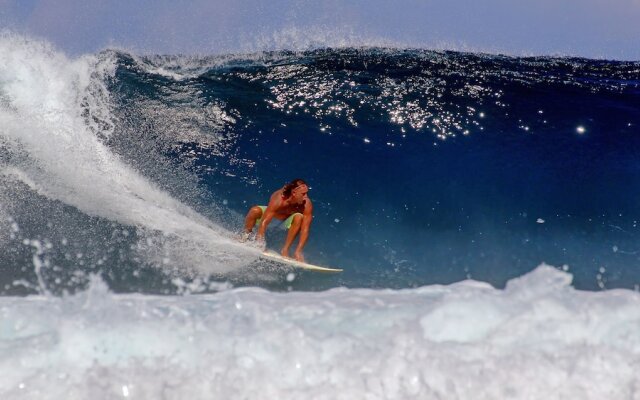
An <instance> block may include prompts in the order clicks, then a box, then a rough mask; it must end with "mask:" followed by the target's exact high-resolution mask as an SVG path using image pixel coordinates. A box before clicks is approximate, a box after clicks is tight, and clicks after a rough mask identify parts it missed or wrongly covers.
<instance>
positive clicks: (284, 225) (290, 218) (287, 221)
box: [256, 206, 302, 229]
mask: <svg viewBox="0 0 640 400" xmlns="http://www.w3.org/2000/svg"><path fill="white" fill-rule="evenodd" d="M258 207H260V208H261V209H262V215H264V211H265V210H266V209H267V206H258ZM296 214H300V213H293V214H291V215H289V216H288V217H287V219H285V220H284V221H282V223H280V227H281V228H282V229H289V228H291V224H292V223H293V217H294V216H295V215H296ZM300 215H302V214H300ZM260 222H262V217H260V218H258V220H257V221H256V226H260Z"/></svg>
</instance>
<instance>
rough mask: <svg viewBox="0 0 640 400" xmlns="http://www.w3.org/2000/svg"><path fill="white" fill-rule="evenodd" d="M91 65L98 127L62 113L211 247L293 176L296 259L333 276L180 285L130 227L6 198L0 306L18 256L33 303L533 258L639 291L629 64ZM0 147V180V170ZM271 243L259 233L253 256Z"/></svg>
mask: <svg viewBox="0 0 640 400" xmlns="http://www.w3.org/2000/svg"><path fill="white" fill-rule="evenodd" d="M100 57H104V58H110V59H112V60H114V61H113V63H114V64H113V65H114V70H113V73H112V74H110V75H107V76H106V77H104V78H101V82H103V83H104V85H105V88H106V90H107V92H108V97H109V108H108V115H107V117H105V116H104V115H102V116H101V115H96V114H95V113H93V112H92V111H91V106H90V105H86V104H84V105H83V106H81V107H84V108H83V109H82V110H80V111H79V114H80V115H82V117H83V118H84V119H85V121H86V123H87V124H89V123H91V124H93V125H96V126H98V128H97V130H95V132H97V133H96V135H97V137H98V138H99V139H100V140H101V141H102V142H103V143H104V144H105V145H106V146H107V148H108V149H109V151H111V152H112V153H113V154H115V155H117V157H118V158H119V159H121V160H122V161H123V162H124V163H125V164H126V165H128V166H129V167H131V168H132V169H133V170H135V171H136V172H138V173H140V174H141V175H142V176H143V177H144V178H145V179H146V180H148V181H149V182H152V183H153V184H154V185H156V186H157V187H158V188H160V189H161V190H163V191H166V192H167V193H169V194H170V195H171V196H172V197H173V198H175V199H177V200H178V201H180V202H182V203H183V204H185V205H187V206H189V207H191V208H193V209H194V210H196V211H197V212H198V213H200V214H201V215H203V216H205V217H206V218H207V219H209V220H210V221H212V222H213V223H215V224H217V225H219V226H222V227H224V228H226V229H228V230H229V231H230V232H234V231H239V230H240V227H241V225H242V220H243V217H244V214H245V213H246V211H247V209H248V208H249V207H250V206H252V205H254V204H266V202H267V199H268V197H269V195H270V194H271V193H272V192H273V191H275V190H276V189H278V188H280V187H281V186H282V185H283V184H284V183H286V182H288V181H289V180H291V179H293V178H298V177H299V178H303V179H305V180H306V181H307V182H308V183H309V185H310V187H311V190H310V197H311V199H312V200H313V204H314V221H313V224H312V227H311V236H310V239H309V242H308V244H307V246H306V248H305V256H306V259H307V260H308V261H310V262H314V263H318V264H324V265H330V266H336V267H341V268H344V269H345V272H344V273H342V274H340V275H332V276H320V275H313V274H305V275H303V276H301V277H299V278H298V279H296V280H295V281H293V282H289V281H288V280H287V279H286V278H285V276H286V274H284V273H280V272H274V273H273V276H272V277H271V278H270V279H267V280H264V279H262V278H261V279H257V278H255V277H249V276H244V275H243V274H242V273H240V274H239V275H234V276H230V275H225V274H217V273H211V274H207V273H199V274H195V275H194V274H193V273H186V272H185V270H186V269H188V267H189V265H185V263H184V262H173V261H171V260H170V259H169V258H167V260H165V262H164V264H162V263H159V262H158V261H157V259H153V258H148V257H147V258H145V257H144V256H141V255H140V253H139V252H137V251H136V248H137V247H139V243H143V244H144V246H146V247H148V248H152V250H153V247H154V246H155V244H154V242H149V241H145V240H144V239H142V236H143V235H142V234H141V231H140V227H137V226H135V224H127V223H126V222H123V221H118V220H113V219H110V218H107V217H105V216H104V215H101V214H100V213H99V212H98V213H94V214H92V213H88V212H86V211H84V210H83V209H82V207H78V206H77V205H75V204H67V203H65V201H64V200H60V199H57V198H52V196H47V195H46V194H45V195H43V194H42V193H40V192H37V191H33V190H31V189H29V187H28V185H24V184H12V185H9V184H7V187H8V188H9V189H7V190H8V191H7V193H9V194H10V196H11V197H12V198H14V199H15V198H19V199H21V201H18V202H10V203H8V204H6V205H5V207H4V208H5V215H6V219H7V221H9V223H8V224H7V226H11V224H12V223H15V224H16V225H17V226H18V227H19V228H18V229H15V232H14V234H12V235H11V237H10V238H7V240H5V241H3V242H1V243H2V246H3V251H2V252H1V253H2V255H0V262H1V263H2V265H4V266H6V267H5V271H4V274H3V277H2V278H1V279H0V290H2V293H3V294H24V293H32V292H34V291H37V290H38V274H37V273H36V269H34V254H35V255H36V258H37V259H39V260H41V261H43V260H44V261H46V262H47V267H46V268H44V269H42V270H41V271H40V272H41V273H40V277H41V279H43V280H44V282H46V285H47V287H49V289H50V290H51V291H53V292H61V291H64V290H72V291H73V290H75V288H76V287H77V286H82V285H84V284H85V283H86V275H87V274H88V273H89V272H96V273H100V274H101V275H102V276H103V279H105V281H106V282H107V284H108V285H109V287H110V288H111V289H112V290H115V291H124V292H129V291H135V292H143V293H173V292H175V290H176V289H175V285H174V284H173V283H172V280H173V279H174V278H176V277H179V278H180V279H184V280H186V281H193V280H194V279H200V280H202V279H204V280H205V281H206V282H213V281H216V282H217V281H223V282H224V281H230V282H231V283H232V284H234V285H240V286H242V285H251V286H254V285H256V286H263V287H266V288H269V289H273V290H320V289H327V288H331V287H337V286H346V287H352V288H355V287H365V288H408V287H417V286H423V285H428V284H445V283H452V282H457V281H460V280H464V279H466V278H473V279H476V280H481V281H486V282H489V283H491V284H492V285H494V286H497V287H502V286H504V284H505V282H506V281H507V280H509V279H512V278H514V277H518V276H521V275H523V274H525V273H527V272H529V271H531V270H533V269H534V268H536V267H537V266H538V265H540V264H541V263H543V262H546V263H548V264H551V265H554V266H556V267H558V268H564V269H565V270H569V271H570V272H571V273H572V274H573V276H574V286H575V287H577V288H579V289H587V290H599V289H603V288H632V289H633V288H637V286H638V285H639V284H640V253H639V252H640V245H639V244H638V243H639V241H638V239H640V231H639V229H638V227H637V221H638V220H640V212H639V211H640V209H639V207H638V205H637V199H638V198H639V196H640V184H639V182H640V181H639V178H640V163H639V162H638V159H637V154H640V153H639V151H640V135H639V134H640V130H639V129H640V128H639V127H640V86H639V85H640V64H639V63H632V62H615V61H596V60H587V59H574V58H510V57H503V56H493V55H484V54H468V53H456V52H432V51H425V50H411V49H340V50H333V49H320V50H315V51H310V52H304V53H288V52H279V53H260V54H252V55H230V56H225V57H201V58H197V57H181V56H174V57H169V56H146V57H141V56H137V55H134V54H128V53H121V52H111V51H107V52H104V53H102V54H101V55H100ZM101 124H102V125H101ZM100 126H102V128H100ZM100 129H104V130H110V132H111V133H110V134H109V135H104V136H103V135H102V134H101V133H100ZM1 144H2V143H1V142H0V145H1ZM0 150H1V152H0V160H2V162H3V165H5V166H11V165H13V164H15V163H18V162H17V161H15V160H16V159H19V158H20V154H19V152H16V151H15V150H14V149H13V150H12V149H11V147H10V146H9V147H7V146H5V147H0ZM32 158H34V161H33V162H34V163H35V164H37V157H32ZM20 162H23V161H20ZM83 167H84V166H83V165H69V170H72V169H76V168H78V169H82V168H83ZM107 189H108V188H107ZM78 190H79V191H80V192H81V191H82V189H78ZM7 229H8V228H7ZM34 239H37V240H39V243H40V242H41V243H50V244H51V245H50V246H49V248H45V250H43V251H39V250H37V246H34V245H32V244H30V243H31V242H26V241H25V240H34ZM283 239H284V234H283V233H281V232H278V231H276V230H273V231H269V232H268V235H267V244H268V246H269V247H271V248H274V249H276V250H277V249H279V246H281V243H282V241H283ZM59 243H64V246H62V245H58V244H59ZM45 247H46V246H45ZM147 250H148V249H147ZM17 281H18V283H16V282H17ZM205 290H207V289H206V288H205Z"/></svg>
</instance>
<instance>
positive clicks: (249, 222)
mask: <svg viewBox="0 0 640 400" xmlns="http://www.w3.org/2000/svg"><path fill="white" fill-rule="evenodd" d="M262 212H263V209H262V207H261V206H253V207H251V208H250V209H249V212H248V213H247V216H246V217H245V219H244V231H245V233H251V231H252V230H253V227H254V226H256V224H258V223H259V221H260V218H262Z"/></svg>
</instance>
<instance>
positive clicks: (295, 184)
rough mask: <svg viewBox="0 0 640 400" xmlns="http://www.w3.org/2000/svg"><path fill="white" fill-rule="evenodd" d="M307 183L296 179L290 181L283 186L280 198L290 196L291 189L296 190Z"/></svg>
mask: <svg viewBox="0 0 640 400" xmlns="http://www.w3.org/2000/svg"><path fill="white" fill-rule="evenodd" d="M306 184H307V183H306V182H305V181H303V180H302V179H300V178H296V179H294V180H292V181H291V182H289V183H287V184H286V185H284V188H282V196H284V197H285V198H287V197H289V196H291V192H293V189H295V188H297V187H298V186H302V185H306Z"/></svg>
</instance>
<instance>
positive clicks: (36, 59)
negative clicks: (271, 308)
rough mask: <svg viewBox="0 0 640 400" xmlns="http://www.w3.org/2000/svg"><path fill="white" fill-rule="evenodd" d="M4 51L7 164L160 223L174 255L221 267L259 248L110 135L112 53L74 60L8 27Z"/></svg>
mask: <svg viewBox="0 0 640 400" xmlns="http://www.w3.org/2000/svg"><path fill="white" fill-rule="evenodd" d="M0 54H2V58H0V99H1V101H0V137H1V138H2V141H3V142H4V144H5V145H6V146H9V148H10V149H11V151H13V152H14V153H16V154H20V156H21V157H20V160H21V162H19V164H18V165H9V166H6V168H7V170H6V171H4V173H5V174H9V175H11V176H12V177H14V178H18V179H21V180H22V181H23V182H25V183H27V184H28V185H29V186H30V187H31V188H32V189H33V190H36V191H37V192H39V193H40V194H42V195H45V196H47V197H49V198H52V199H56V200H60V201H62V202H64V203H66V204H69V205H72V206H74V207H76V208H78V209H79V210H81V211H83V212H85V213H87V214H89V215H95V216H99V217H102V218H106V219H109V220H113V221H117V222H119V223H122V224H126V225H132V226H135V227H137V228H138V229H139V232H138V233H139V234H142V235H157V234H158V233H159V234H160V237H162V242H163V243H164V247H163V249H162V250H161V251H160V252H156V255H157V256H158V257H166V256H170V257H171V259H172V260H173V261H174V264H178V265H182V266H185V267H189V268H196V269H199V270H204V271H206V272H209V271H216V272H224V271H228V270H230V269H234V268H236V267H238V266H240V265H245V264H246V263H247V262H248V260H249V259H251V258H254V257H256V254H254V252H250V251H248V250H247V248H246V247H245V246H241V245H238V244H237V243H235V241H233V240H231V239H230V237H231V235H230V233H229V232H227V231H225V230H224V229H222V228H221V227H219V226H218V225H216V224H214V223H212V222H211V221H209V220H207V219H206V218H204V217H202V216H201V215H199V214H198V213H196V212H195V211H193V210H192V209H191V208H189V207H188V206H186V205H184V204H182V203H180V202H179V201H176V200H175V199H173V198H172V197H171V196H169V195H168V194H167V193H166V192H164V191H162V190H160V189H159V188H157V187H156V186H155V185H154V184H153V183H152V182H150V181H149V180H147V179H145V178H144V177H143V176H141V175H140V174H138V173H137V172H136V171H135V170H134V169H132V168H131V167H129V166H128V165H126V164H125V163H124V162H123V161H122V160H121V159H119V158H118V157H117V156H116V155H115V154H113V153H112V152H111V151H110V149H109V148H108V147H107V146H105V145H104V143H103V141H102V140H101V139H102V138H105V137H108V136H109V135H110V134H111V131H112V129H113V126H114V121H111V114H110V110H109V98H108V91H107V89H106V88H105V86H104V79H105V78H106V77H108V76H110V75H111V74H113V72H114V68H115V62H114V60H113V59H111V58H110V57H111V56H110V54H109V53H103V54H101V55H98V56H83V57H81V58H78V59H75V60H70V59H68V58H66V57H65V56H64V55H63V54H61V53H59V52H57V51H55V49H53V48H51V46H49V45H48V44H46V43H42V42H39V41H34V40H31V39H28V38H25V37H21V36H17V35H11V34H7V33H4V34H2V35H0ZM16 158H18V157H16ZM158 253H162V254H158Z"/></svg>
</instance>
